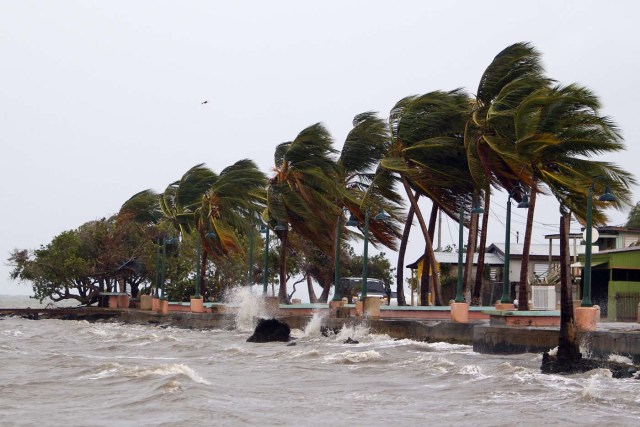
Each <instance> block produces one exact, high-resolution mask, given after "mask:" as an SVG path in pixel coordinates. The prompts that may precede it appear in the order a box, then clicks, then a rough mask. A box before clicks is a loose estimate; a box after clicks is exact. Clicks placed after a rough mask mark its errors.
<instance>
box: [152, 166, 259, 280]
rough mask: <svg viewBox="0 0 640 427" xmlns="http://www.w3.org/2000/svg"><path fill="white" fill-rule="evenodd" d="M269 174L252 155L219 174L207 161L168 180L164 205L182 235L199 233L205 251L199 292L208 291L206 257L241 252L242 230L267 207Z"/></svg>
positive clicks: (166, 212)
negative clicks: (208, 166)
mask: <svg viewBox="0 0 640 427" xmlns="http://www.w3.org/2000/svg"><path fill="white" fill-rule="evenodd" d="M265 184H266V177H265V175H264V174H263V173H262V172H261V171H260V170H259V169H258V167H257V166H256V164H255V163H254V162H253V161H252V160H248V159H244V160H239V161H237V162H236V163H234V164H233V165H231V166H228V167H226V168H225V169H223V170H222V172H221V173H220V174H219V175H218V174H216V173H215V172H213V171H211V170H210V169H208V168H206V167H205V166H204V165H203V164H198V165H196V166H194V167H192V168H191V169H189V170H188V171H187V172H186V173H185V174H184V175H183V176H182V178H181V179H180V180H179V181H176V182H174V183H172V184H171V185H169V187H167V189H166V190H165V192H164V194H163V197H162V198H161V204H160V205H161V208H162V211H163V212H164V213H165V216H167V217H168V218H169V219H170V220H171V221H172V223H173V224H174V226H175V227H176V228H177V229H178V230H179V231H180V233H181V234H183V235H185V234H191V233H197V235H198V240H199V245H201V247H202V249H203V252H202V258H201V261H200V267H199V268H200V284H199V286H200V292H201V293H204V292H205V272H206V266H207V258H208V256H211V257H212V258H213V259H214V260H219V261H220V260H221V259H222V257H224V256H226V255H228V254H230V253H234V252H240V251H242V246H241V244H240V241H239V239H238V233H246V232H247V231H248V230H249V227H251V218H255V217H257V216H258V213H259V212H261V211H262V210H263V209H264V200H265V195H264V188H265Z"/></svg>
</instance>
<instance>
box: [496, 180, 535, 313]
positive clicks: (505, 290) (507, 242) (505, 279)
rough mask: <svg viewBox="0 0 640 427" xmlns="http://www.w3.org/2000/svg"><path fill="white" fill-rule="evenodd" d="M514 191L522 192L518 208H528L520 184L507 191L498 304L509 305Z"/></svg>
mask: <svg viewBox="0 0 640 427" xmlns="http://www.w3.org/2000/svg"><path fill="white" fill-rule="evenodd" d="M516 190H520V191H521V192H522V201H521V202H520V203H518V208H521V209H528V208H529V195H528V194H527V192H526V191H525V190H524V188H523V187H522V186H521V185H520V184H518V185H517V186H515V187H514V188H513V189H512V190H511V191H509V197H508V198H507V219H506V224H505V229H506V234H505V237H504V267H503V272H502V298H500V303H502V304H511V295H510V289H509V285H510V283H509V264H510V254H511V198H512V197H513V195H514V194H515V191H516Z"/></svg>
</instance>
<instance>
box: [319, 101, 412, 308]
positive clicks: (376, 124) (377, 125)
mask: <svg viewBox="0 0 640 427" xmlns="http://www.w3.org/2000/svg"><path fill="white" fill-rule="evenodd" d="M390 144H391V139H390V134H389V129H388V125H387V124H386V123H385V122H384V121H383V120H382V119H380V118H379V117H377V116H376V114H375V113H373V112H366V113H362V114H358V115H357V116H356V117H355V118H354V119H353V129H351V131H350V132H349V134H348V135H347V138H346V140H345V143H344V146H343V148H342V151H341V152H340V157H339V158H338V160H337V177H336V182H337V183H338V194H339V197H338V199H337V200H336V205H337V207H338V208H339V209H340V211H339V214H338V215H339V216H340V220H341V221H340V222H341V223H342V224H344V223H345V221H344V215H343V211H344V209H345V208H346V209H347V210H348V212H349V213H350V215H351V216H352V217H354V218H356V219H357V220H358V221H359V222H360V223H363V222H364V218H365V216H366V210H371V209H375V210H377V211H379V210H384V211H385V212H386V213H387V214H388V215H389V217H390V218H389V219H388V220H386V221H370V223H369V241H370V242H371V244H372V245H374V246H376V245H377V244H382V245H384V246H386V247H387V248H390V249H392V250H395V248H396V242H397V239H398V238H399V237H400V231H399V226H400V224H401V223H403V222H404V218H403V215H402V212H401V208H402V205H403V200H402V197H401V196H400V194H399V193H398V192H397V191H396V188H395V187H396V184H397V180H396V179H395V177H394V176H393V174H392V173H390V172H389V171H387V170H386V169H384V168H381V167H380V166H379V164H380V160H381V159H382V157H383V156H384V155H385V154H386V153H387V151H388V149H389V146H390ZM337 222H338V221H336V224H337ZM337 234H338V233H334V235H335V236H336V237H337ZM340 234H341V236H342V241H347V240H349V239H350V238H352V237H353V236H354V235H353V233H352V232H350V231H349V230H348V229H346V228H343V229H342V230H341V233H340ZM340 245H341V243H340V242H334V245H333V247H334V249H335V248H336V247H340ZM335 253H336V251H335V250H334V251H333V260H334V262H335V256H336V255H335ZM328 294H329V284H327V285H326V286H324V287H323V291H322V295H321V297H320V301H326V299H327V296H328ZM398 295H399V298H400V297H402V299H403V300H404V297H403V296H402V288H400V289H399V294H398Z"/></svg>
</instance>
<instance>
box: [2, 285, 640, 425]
mask: <svg viewBox="0 0 640 427" xmlns="http://www.w3.org/2000/svg"><path fill="white" fill-rule="evenodd" d="M236 301H237V302H238V304H240V305H241V310H240V311H239V315H238V318H237V319H236V327H235V328H234V329H231V330H184V329H175V328H170V327H169V328H163V327H158V326H139V325H125V324H120V323H87V322H84V321H62V320H28V319H24V318H20V317H7V318H0V426H35V425H38V426H41V425H47V426H176V425H177V426H181V425H221V426H254V425H260V426H276V425H277V426H294V425H295V426H330V425H349V426H383V425H384V426H387V425H393V426H425V425H426V426H428V425H440V426H449V425H473V426H512V425H527V426H540V425H593V426H596V425H598V426H601V425H617V426H637V425H640V380H636V379H613V378H612V377H611V373H610V372H609V371H607V370H594V371H591V372H587V373H585V374H580V375H570V376H560V375H543V374H541V373H540V370H539V367H540V362H541V356H540V355H539V354H520V355H510V356H494V355H485V354H478V353H474V352H473V350H472V348H471V347H470V346H465V345H452V344H446V343H431V344H429V343H424V342H417V341H411V340H395V339H392V338H390V337H388V336H386V335H376V334H371V333H370V332H369V330H368V328H367V327H366V325H364V326H358V327H353V328H345V329H344V330H343V331H342V332H340V334H338V335H333V336H329V337H324V336H322V334H321V333H320V323H321V319H320V318H319V317H314V318H313V319H311V320H310V321H309V324H308V325H307V326H306V327H305V329H304V330H294V331H293V336H294V337H295V340H294V341H293V343H295V345H287V344H285V343H267V344H255V343H248V342H246V339H247V338H248V337H249V335H250V334H251V332H252V331H253V321H254V318H255V316H259V315H260V314H261V313H260V311H261V309H262V308H261V306H260V303H259V301H260V299H259V297H257V296H254V295H253V294H250V293H248V292H246V291H245V292H244V293H241V294H238V295H237V296H236ZM18 306H22V307H26V306H30V307H36V306H37V302H35V301H34V300H29V299H28V298H27V297H3V296H0V307H18ZM349 337H351V338H352V339H354V340H357V341H359V344H345V343H344V342H345V340H346V339H347V338H349Z"/></svg>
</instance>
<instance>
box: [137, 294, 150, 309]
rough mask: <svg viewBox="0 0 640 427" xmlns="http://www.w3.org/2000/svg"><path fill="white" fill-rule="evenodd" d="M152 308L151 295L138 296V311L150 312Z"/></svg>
mask: <svg viewBox="0 0 640 427" xmlns="http://www.w3.org/2000/svg"><path fill="white" fill-rule="evenodd" d="M152 307H153V295H141V296H140V310H147V311H148V310H151V308H152Z"/></svg>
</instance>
